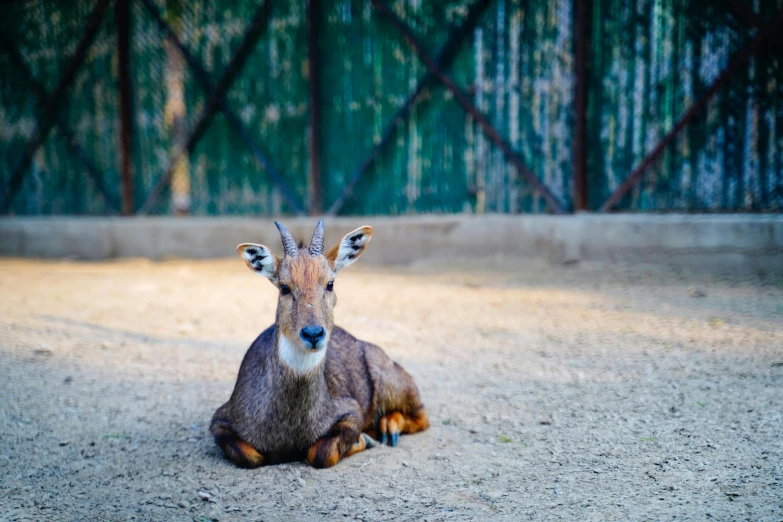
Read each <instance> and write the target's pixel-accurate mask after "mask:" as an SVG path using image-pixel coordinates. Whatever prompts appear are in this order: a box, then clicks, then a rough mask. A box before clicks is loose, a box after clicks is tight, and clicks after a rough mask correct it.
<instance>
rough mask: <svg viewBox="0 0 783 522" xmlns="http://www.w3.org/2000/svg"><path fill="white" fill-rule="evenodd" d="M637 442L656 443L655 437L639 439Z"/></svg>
mask: <svg viewBox="0 0 783 522" xmlns="http://www.w3.org/2000/svg"><path fill="white" fill-rule="evenodd" d="M639 440H640V441H642V442H658V438H657V437H639Z"/></svg>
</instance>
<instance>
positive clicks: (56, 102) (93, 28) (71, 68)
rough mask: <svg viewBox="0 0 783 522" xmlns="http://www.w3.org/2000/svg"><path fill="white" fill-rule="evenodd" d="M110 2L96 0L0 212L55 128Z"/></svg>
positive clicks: (2, 198) (4, 210)
mask: <svg viewBox="0 0 783 522" xmlns="http://www.w3.org/2000/svg"><path fill="white" fill-rule="evenodd" d="M109 1H110V0H96V2H95V7H94V8H93V10H92V13H90V18H89V21H88V22H87V25H86V26H85V28H84V33H83V34H82V38H81V40H79V43H78V45H77V46H76V50H75V51H74V52H73V55H72V56H71V58H70V60H69V61H68V64H67V65H66V66H65V69H64V72H63V74H62V76H61V77H60V81H59V82H58V83H57V87H55V89H54V91H53V92H52V95H51V97H50V98H49V100H48V101H47V102H46V104H45V105H44V109H43V111H42V113H41V117H40V118H39V119H38V123H37V125H36V128H35V130H34V131H33V135H32V136H30V139H29V140H28V141H27V143H26V144H25V147H24V151H23V152H22V156H21V158H20V159H19V162H18V163H17V164H16V167H14V169H13V170H12V171H11V176H10V177H9V179H8V184H7V185H6V187H5V190H4V191H3V194H2V195H1V196H0V213H3V214H5V213H7V212H8V209H9V208H10V206H11V201H12V200H13V199H14V196H15V195H16V193H17V192H18V191H19V188H20V187H21V185H22V179H23V178H24V175H25V173H26V172H27V168H28V167H29V166H30V162H31V161H32V159H33V155H34V154H35V151H36V150H38V147H40V146H41V143H43V140H44V139H45V138H46V136H47V135H48V134H49V130H50V129H51V128H52V124H53V122H54V115H55V114H56V113H57V110H58V109H59V107H60V103H61V102H62V99H63V96H64V95H65V91H66V90H67V89H68V86H70V85H71V82H73V79H74V78H75V77H76V72H77V71H78V70H79V67H80V66H81V64H82V62H83V61H84V58H85V57H86V56H87V51H88V50H89V49H90V46H91V45H92V43H93V41H94V40H95V37H96V36H97V34H98V30H99V29H100V25H101V21H102V20H103V17H104V16H105V15H106V11H107V9H108V7H109Z"/></svg>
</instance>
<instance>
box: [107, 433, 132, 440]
mask: <svg viewBox="0 0 783 522" xmlns="http://www.w3.org/2000/svg"><path fill="white" fill-rule="evenodd" d="M103 438H104V439H129V438H130V437H128V436H127V435H123V434H122V433H104V434H103Z"/></svg>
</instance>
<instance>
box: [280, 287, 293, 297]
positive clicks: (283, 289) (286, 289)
mask: <svg viewBox="0 0 783 522" xmlns="http://www.w3.org/2000/svg"><path fill="white" fill-rule="evenodd" d="M280 293H281V294H283V295H288V294H290V293H291V287H290V286H288V285H280Z"/></svg>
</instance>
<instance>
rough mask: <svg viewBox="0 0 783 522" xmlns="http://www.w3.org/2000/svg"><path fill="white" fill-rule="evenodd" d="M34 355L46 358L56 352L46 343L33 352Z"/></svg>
mask: <svg viewBox="0 0 783 522" xmlns="http://www.w3.org/2000/svg"><path fill="white" fill-rule="evenodd" d="M33 353H34V354H35V355H43V356H45V357H48V356H50V355H52V354H53V353H54V350H52V347H51V346H49V345H48V344H46V343H41V347H40V348H37V349H35V350H33Z"/></svg>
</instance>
